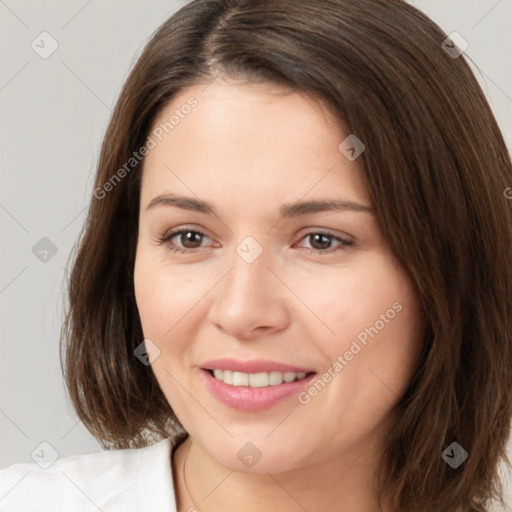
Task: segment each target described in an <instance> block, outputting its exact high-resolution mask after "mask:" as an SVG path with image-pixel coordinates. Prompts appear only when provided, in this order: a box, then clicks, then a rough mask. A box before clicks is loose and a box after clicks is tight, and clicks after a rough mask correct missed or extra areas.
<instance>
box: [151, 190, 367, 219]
mask: <svg viewBox="0 0 512 512" xmlns="http://www.w3.org/2000/svg"><path fill="white" fill-rule="evenodd" d="M161 205H163V206H175V207H176V208H181V209H182V210H190V211H194V212H199V213H204V214H206V215H214V216H215V217H218V215H217V213H216V211H215V208H214V207H213V206H212V205H211V204H209V203H207V202H206V201H201V200H199V199H194V198H193V197H179V196H176V195H174V194H164V195H160V196H157V197H155V198H154V199H152V200H151V202H150V203H149V204H148V206H147V208H146V211H147V210H150V209H152V208H155V207H156V206H161ZM332 210H338V211H345V210H352V211H355V212H363V213H370V214H373V213H374V209H373V208H371V207H370V206H367V205H364V204H361V203H357V202H355V201H345V200H342V199H318V200H314V201H302V202H296V203H285V204H283V205H282V206H281V208H280V209H279V213H280V215H281V216H282V217H285V218H286V217H300V216H301V215H310V214H313V213H318V212H326V211H332Z"/></svg>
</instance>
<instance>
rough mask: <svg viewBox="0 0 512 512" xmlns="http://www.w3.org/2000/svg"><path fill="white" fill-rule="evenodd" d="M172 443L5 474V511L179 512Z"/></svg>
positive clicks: (0, 490) (0, 485)
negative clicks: (171, 455)
mask: <svg viewBox="0 0 512 512" xmlns="http://www.w3.org/2000/svg"><path fill="white" fill-rule="evenodd" d="M172 446H173V443H172V440H171V439H164V440H162V441H159V442H157V443H155V444H153V445H151V446H148V447H145V448H131V449H124V450H104V451H102V452H98V453H91V454H85V455H73V456H71V457H65V458H62V459H57V460H56V461H55V462H53V464H52V465H51V466H49V467H48V469H42V468H41V467H39V465H38V464H36V463H35V462H31V463H19V464H13V465H12V466H9V467H7V468H5V469H2V470H1V471H0V511H1V512H99V511H100V512H132V511H133V512H176V503H175V498H174V487H173V479H172V469H171V461H170V460H171V459H170V453H171V448H172Z"/></svg>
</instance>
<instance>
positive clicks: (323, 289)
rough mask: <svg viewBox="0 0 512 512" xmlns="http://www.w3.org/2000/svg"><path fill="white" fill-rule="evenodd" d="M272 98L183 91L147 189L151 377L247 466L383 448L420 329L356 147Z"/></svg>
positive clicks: (241, 89) (202, 438)
mask: <svg viewBox="0 0 512 512" xmlns="http://www.w3.org/2000/svg"><path fill="white" fill-rule="evenodd" d="M283 92H285V91H284V90H282V89H278V88H276V87H273V86H268V85H267V86H261V85H260V86H255V85H247V84H242V83H240V82H225V81H220V80H216V81H215V82H213V83H211V84H210V85H209V86H207V87H206V88H205V85H200V86H193V87H189V88H187V89H185V90H183V91H182V92H181V93H180V94H179V96H176V97H175V98H174V99H173V101H172V103H171V104H170V105H169V106H168V107H167V108H165V109H164V110H163V111H162V112H161V113H160V115H159V117H158V119H157V120H156V122H155V124H154V126H153V132H152V134H150V136H151V138H152V142H151V143H150V144H149V145H148V146H150V147H152V149H150V151H149V154H148V155H147V157H146V159H145V163H144V171H143V178H142V188H141V200H140V218H139V233H138V246H137V254H136V262H135V293H136V300H137V305H138V309H139V314H140V318H141V322H142V327H143V331H144V337H145V338H146V340H151V342H148V341H146V347H147V349H148V352H149V355H150V360H152V363H151V365H152V369H153V372H154V374H155V376H156V378H157V380H158V382H159V385H160V387H161V389H162V391H163V393H164V394H165V396H166V398H167V400H168V401H169V403H170V405H171V406H172V408H173V410H174V411H175V413H176V415H177V417H178V418H179V420H180V421H181V423H182V424H183V426H184V428H185V430H186V431H187V432H188V433H189V434H190V436H191V438H192V439H193V440H194V441H195V442H197V443H199V444H200V445H201V446H202V448H203V449H204V450H206V451H207V452H208V453H209V454H210V455H211V456H212V457H213V458H214V459H215V460H216V461H218V462H219V463H221V464H223V465H224V466H227V467H230V468H232V469H236V470H241V471H252V472H265V471H269V472H272V471H284V470H287V469H293V468H299V467H304V466H307V465H311V464H314V463H322V462H323V461H326V460H327V459H329V458H331V457H339V456H340V455H343V454H345V456H346V457H347V458H349V457H350V456H351V455H350V454H353V455H354V457H355V456H360V454H361V453H362V452H364V451H367V450H371V449H372V448H371V447H375V446H377V445H376V444H375V443H376V439H377V438H378V436H379V434H380V433H382V432H384V430H385V428H386V425H389V424H390V423H389V421H390V419H391V414H390V411H391V409H392V408H393V406H394V405H395V404H396V403H397V401H398V400H399V397H400V396H401V395H402V394H403V393H404V391H405V390H406V388H407V386H408V384H409V382H410V380H411V378H412V375H413V373H414V371H415V368H416V365H417V362H418V358H419V353H420V349H421V341H422V335H423V322H422V321H421V319H422V315H421V312H420V308H419V304H418V300H417V295H416V292H415V289H414V287H413V285H412V283H411V281H410V279H409V278H408V275H407V274H406V273H405V272H404V270H403V268H401V267H400V266H399V264H398V262H397V260H396V259H395V257H394V256H393V254H392V253H391V252H390V250H389V248H388V246H387V245H386V244H385V242H384V239H383V236H382V233H381V232H380V230H379V228H378V224H377V219H376V217H375V215H374V212H373V211H372V204H371V202H370V199H369V194H368V191H367V189H366V187H365V184H364V181H363V176H362V174H361V172H362V171H361V167H360V165H359V161H358V158H355V157H356V156H357V152H358V151H357V150H360V149H361V146H357V147H355V150H356V151H355V152H354V151H350V142H351V140H352V139H349V140H348V141H346V142H345V143H344V144H343V145H342V146H341V149H340V148H339V146H340V144H341V143H342V142H343V141H344V140H345V139H346V138H347V136H348V135H349V133H346V132H343V131H342V130H341V128H340V126H339V125H338V124H336V122H335V120H334V118H333V117H332V116H331V115H330V114H329V113H328V112H327V111H326V109H323V108H322V106H321V104H320V103H317V102H315V101H314V100H312V99H310V98H308V97H305V96H303V95H299V94H296V93H293V92H289V91H288V93H287V94H283ZM191 98H193V99H191ZM171 116H174V117H171ZM165 123H167V124H165ZM356 135H357V134H356ZM362 142H363V143H364V140H363V141H362ZM153 146H154V147H153ZM352 147H354V146H353V144H352ZM366 151H371V148H366ZM328 201H340V202H346V203H347V204H346V205H345V206H343V203H340V204H339V207H338V208H332V207H329V208H328V207H326V206H325V205H326V204H327V203H325V204H324V203H323V202H328ZM310 203H311V204H310ZM300 205H302V206H300ZM212 212H214V213H212ZM174 231H176V232H177V231H182V233H181V234H177V233H176V234H174V235H173V234H172V233H171V232H174ZM201 233H202V234H201ZM160 239H166V241H164V242H162V243H159V240H160ZM180 251H188V252H180ZM141 341H142V340H141ZM141 364H142V363H141ZM212 370H215V372H213V371H212ZM304 374H305V375H304ZM294 379H295V380H294ZM288 381H290V382H288ZM280 382H281V383H280ZM248 384H249V385H248ZM249 443H250V444H249Z"/></svg>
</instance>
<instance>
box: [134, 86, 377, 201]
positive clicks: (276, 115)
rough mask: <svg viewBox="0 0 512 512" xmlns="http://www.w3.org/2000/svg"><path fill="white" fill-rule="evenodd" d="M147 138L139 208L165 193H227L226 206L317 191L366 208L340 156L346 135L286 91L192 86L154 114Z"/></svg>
mask: <svg viewBox="0 0 512 512" xmlns="http://www.w3.org/2000/svg"><path fill="white" fill-rule="evenodd" d="M191 105H194V106H191ZM151 134H152V135H151V136H152V138H153V139H154V141H155V143H156V145H155V147H154V148H153V149H151V150H150V152H149V154H148V155H147V156H146V158H145V161H144V168H143V180H142V197H141V199H142V200H143V201H144V200H146V201H148V200H150V199H151V198H150V197H149V196H154V195H156V194H158V193H161V192H162V191H163V190H164V189H165V190H166V191H177V192H180V193H181V192H182V193H187V195H190V193H191V192H193V193H194V194H196V195H199V196H201V195H203V196H205V195H209V194H216V193H223V195H224V196H225V197H226V196H227V197H228V198H229V197H230V193H231V197H230V199H231V200H235V199H236V197H238V198H239V199H240V200H242V198H243V196H244V192H245V193H248V192H251V193H252V194H261V195H263V197H266V198H267V199H269V200H271V199H273V198H276V199H277V198H278V197H279V198H282V196H283V194H286V195H287V198H288V199H290V200H293V199H298V198H300V197H302V196H304V194H306V193H308V190H312V189H315V192H316V191H318V192H319V193H322V192H323V193H324V195H325V192H327V193H330V195H331V196H332V195H333V193H336V192H340V193H343V195H344V196H350V199H353V200H359V201H363V202H366V203H367V204H368V202H369V200H368V195H367V193H366V188H365V185H364V182H363V179H362V176H361V170H360V167H359V165H358V163H357V161H349V160H348V159H347V158H345V157H344V156H343V154H342V153H341V152H340V150H339V148H338V146H339V145H340V143H341V142H342V141H343V140H344V139H345V138H346V137H347V135H348V132H347V131H346V130H345V129H344V126H343V124H342V123H341V122H340V121H338V120H337V119H336V118H335V116H334V115H333V114H332V113H331V112H330V111H329V110H328V109H327V108H326V107H325V104H323V103H321V102H320V101H318V100H315V99H313V98H312V97H310V96H306V95H304V94H299V93H297V92H295V91H292V90H290V89H284V88H282V87H277V86H272V85H269V84H266V85H260V84H258V85H254V84H246V83H240V82H226V81H222V80H217V81H214V82H213V83H210V84H201V85H195V86H191V87H188V88H186V89H183V90H182V91H181V92H180V93H179V94H178V95H177V96H175V97H174V98H173V100H172V101H171V102H170V103H169V104H168V105H167V106H166V107H165V108H164V109H163V110H162V111H161V112H159V114H158V116H157V118H156V119H155V121H154V123H153V126H152V130H151ZM235 192H236V197H235V196H233V194H234V193H235Z"/></svg>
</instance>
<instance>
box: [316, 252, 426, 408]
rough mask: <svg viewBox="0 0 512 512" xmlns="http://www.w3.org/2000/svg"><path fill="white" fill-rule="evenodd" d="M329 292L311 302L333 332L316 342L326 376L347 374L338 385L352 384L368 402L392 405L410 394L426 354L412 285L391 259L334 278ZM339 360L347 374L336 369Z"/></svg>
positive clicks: (377, 259)
mask: <svg viewBox="0 0 512 512" xmlns="http://www.w3.org/2000/svg"><path fill="white" fill-rule="evenodd" d="M324 289H326V288H324ZM328 290H329V291H328V293H323V294H318V295H317V296H313V297H312V303H313V306H312V309H314V310H316V311H320V312H322V313H321V318H322V320H323V321H324V323H325V325H327V326H328V327H329V329H330V331H331V335H329V333H327V335H325V336H322V337H321V338H319V337H318V336H316V339H317V343H318V345H319V346H320V347H319V348H320V349H321V351H322V352H323V354H324V355H325V356H326V357H325V363H326V370H328V369H329V368H331V372H333V371H334V373H336V374H341V373H343V375H344V378H343V379H339V380H338V385H341V384H342V383H345V384H347V383H350V386H353V387H357V389H358V390H359V392H358V394H359V393H361V394H362V395H365V398H366V399H369V400H374V399H375V400H376V401H379V400H382V398H383V397H389V400H390V401H393V400H394V399H395V398H396V397H397V396H399V395H400V394H401V393H402V392H403V391H404V390H405V389H406V388H407V386H408V384H409V382H410V379H411V378H412V376H413V374H414V371H415V369H416V367H417V363H418V361H419V357H420V353H421V349H422V341H423V334H424V329H425V323H424V316H423V314H422V310H421V307H420V304H419V301H418V297H417V293H416V290H415V288H414V285H413V283H412V281H411V280H410V278H409V277H408V275H407V274H406V273H405V271H404V270H403V269H401V268H400V267H398V265H397V264H396V262H395V261H394V260H393V259H392V258H391V257H390V256H388V255H385V256H383V255H375V257H373V258H369V259H368V260H367V261H366V262H365V264H364V265H361V267H354V268H352V269H350V271H347V269H343V271H340V272H339V273H338V274H337V275H335V276H333V279H331V280H330V282H329V288H328ZM310 297H311V295H310ZM326 332H327V331H326ZM339 356H341V357H342V359H343V361H342V363H341V364H342V365H343V368H341V367H340V365H339V364H338V365H336V367H335V368H334V369H333V365H334V364H335V362H336V361H338V362H339ZM336 370H338V372H336ZM335 386H336V385H335Z"/></svg>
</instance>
